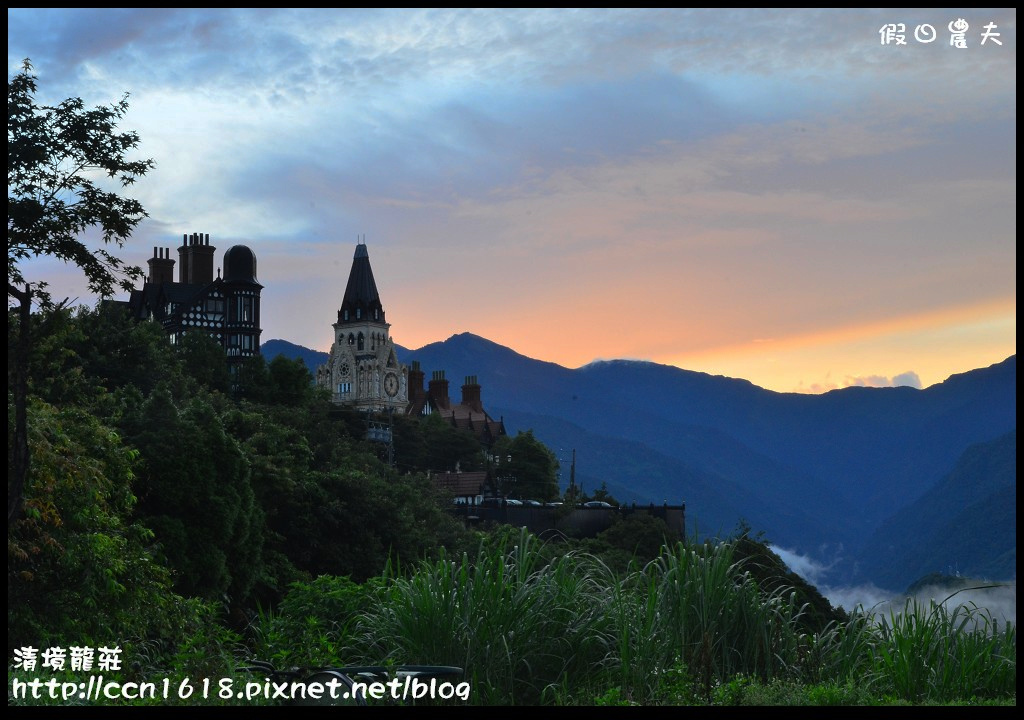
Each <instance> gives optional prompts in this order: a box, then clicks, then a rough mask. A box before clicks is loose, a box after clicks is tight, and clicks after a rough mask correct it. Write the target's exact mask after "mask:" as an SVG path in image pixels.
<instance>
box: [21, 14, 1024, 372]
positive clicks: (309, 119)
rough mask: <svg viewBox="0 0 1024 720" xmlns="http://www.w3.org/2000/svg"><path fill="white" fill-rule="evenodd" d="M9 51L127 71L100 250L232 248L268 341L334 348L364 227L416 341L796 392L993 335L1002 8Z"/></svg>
mask: <svg viewBox="0 0 1024 720" xmlns="http://www.w3.org/2000/svg"><path fill="white" fill-rule="evenodd" d="M958 18H963V19H964V20H966V21H967V23H968V25H969V29H968V30H967V32H966V34H965V39H966V43H967V47H966V48H956V47H954V46H952V45H951V44H950V41H949V38H950V31H949V29H948V24H949V23H950V22H953V21H955V20H956V19H958ZM887 23H904V24H905V25H906V40H907V43H906V44H905V45H883V44H882V42H881V36H880V33H879V30H880V28H881V27H882V26H883V25H885V24H887ZM923 23H927V24H930V25H932V26H933V27H934V28H936V30H937V38H936V40H935V42H932V43H927V44H925V43H920V42H917V41H916V40H915V39H914V28H915V27H916V26H917V25H919V24H923ZM990 23H994V25H995V27H993V28H990V30H989V32H998V33H999V36H998V37H997V38H993V37H990V38H989V39H988V40H987V41H986V42H985V43H984V44H982V42H981V40H982V34H983V33H984V32H985V29H984V26H985V25H988V24H990ZM996 39H998V40H999V41H1001V43H1002V44H1001V45H998V44H996V43H995V40H996ZM23 58H31V60H32V63H33V65H34V67H35V72H36V74H37V75H38V78H39V88H40V95H39V100H40V101H43V102H57V101H59V100H62V99H64V98H65V97H71V96H76V97H82V98H83V99H84V100H85V101H86V103H87V104H90V105H99V104H109V103H112V102H115V101H117V100H119V99H120V98H121V96H122V95H123V94H124V93H125V92H129V93H130V98H129V100H130V103H131V108H130V110H129V113H128V116H127V117H126V119H125V122H124V128H125V129H133V130H136V131H138V132H139V134H140V136H141V138H142V145H141V150H140V155H142V156H145V157H151V158H153V159H154V160H155V161H156V168H155V169H154V170H153V171H152V172H151V173H150V174H149V175H147V177H146V178H145V179H143V180H142V181H141V182H140V183H139V184H138V185H137V186H136V187H135V189H134V190H133V194H134V196H135V197H137V198H138V199H139V200H141V201H142V202H143V204H144V206H145V207H146V209H147V211H148V212H149V215H150V217H149V219H147V220H146V221H144V223H143V224H142V225H140V227H139V228H138V230H137V231H136V233H135V235H134V237H133V239H132V241H131V243H130V244H129V246H128V247H127V248H126V250H125V251H124V253H123V255H124V256H125V257H126V258H127V259H128V260H129V261H131V262H133V263H135V264H138V265H141V266H143V267H144V266H145V262H146V260H147V259H148V258H149V257H150V256H151V253H152V247H153V246H161V247H171V248H172V249H173V248H175V247H177V245H179V244H180V238H181V236H182V235H183V234H185V233H192V232H203V233H209V234H210V236H211V243H212V244H213V245H215V246H216V247H217V248H218V258H219V256H220V253H221V252H222V251H223V250H226V249H227V248H228V247H230V246H231V245H234V244H238V243H243V244H246V245H249V246H250V247H251V248H252V249H253V250H254V251H255V252H256V254H257V256H258V258H259V278H260V281H261V282H262V283H263V285H264V286H265V290H264V303H263V327H264V332H263V338H264V340H268V339H271V338H284V339H286V340H290V341H292V342H296V343H299V344H302V345H306V346H308V347H314V348H318V349H321V350H326V349H327V348H328V347H329V345H330V341H331V338H332V332H331V328H330V325H331V323H332V322H333V321H334V319H335V314H336V312H337V308H338V305H339V304H340V301H341V296H342V293H343V292H344V284H345V280H346V279H347V273H348V268H349V266H350V264H351V259H352V253H353V250H354V246H355V243H356V238H357V236H363V235H365V237H366V242H367V244H368V249H369V252H370V258H371V262H372V264H373V267H374V272H375V275H376V278H377V283H378V287H379V289H380V291H381V293H382V299H383V302H384V306H385V310H386V311H387V316H388V320H389V321H390V322H391V323H392V328H391V332H392V336H393V337H394V338H395V340H396V342H398V343H400V344H402V345H404V346H406V347H410V348H416V347H419V346H422V345H424V344H426V343H429V342H433V341H437V340H443V339H445V338H447V337H448V336H450V335H451V334H453V333H457V332H463V331H469V332H474V333H477V334H479V335H483V336H484V337H487V338H489V339H492V340H494V341H496V342H500V343H502V344H504V345H508V346H509V347H512V348H513V349H515V350H517V351H519V352H522V353H523V354H526V355H529V356H531V357H535V358H539V359H543V360H550V361H553V362H558V363H560V364H563V365H566V366H570V367H576V366H579V365H582V364H585V363H587V362H589V361H591V360H594V359H598V358H601V359H609V358H639V359H648V360H654V361H657V362H664V363H673V364H677V365H679V366H681V367H684V368H687V369H692V370H701V371H705V372H710V373H713V374H723V375H729V376H733V377H743V378H746V379H749V380H751V381H752V382H754V383H756V384H758V385H762V386H764V387H768V388H771V389H774V390H779V391H802V392H820V391H823V390H827V389H831V388H835V387H843V386H846V385H852V384H868V385H890V384H894V383H895V384H912V385H918V386H927V385H930V384H932V383H935V382H940V381H942V380H944V379H945V378H946V377H948V376H949V375H950V374H953V373H958V372H964V371H966V370H969V369H972V368H975V367H982V366H987V365H989V364H992V363H994V362H998V361H1000V360H1002V359H1004V358H1005V357H1007V356H1008V355H1011V354H1014V353H1015V352H1016V270H1015V265H1016V243H1015V239H1016V11H1015V10H1012V9H1011V10H1007V9H961V10H957V9H927V8H925V9H904V10H725V11H722V10H631V9H625V10H594V9H589V10H564V9H556V10H552V9H548V10H394V9H392V10H387V9H385V10H282V9H270V10H245V9H241V10H207V9H158V10H147V9H107V10H104V9H96V10H58V9H33V10H24V9H8V75H9V76H11V75H13V74H14V73H15V72H17V71H18V69H19V67H20V63H21V61H22V59H23ZM26 274H27V276H28V277H29V278H30V279H33V278H38V279H47V280H49V281H50V282H51V284H52V285H53V287H54V289H55V293H54V294H55V295H58V296H61V295H68V296H71V297H78V298H80V299H81V300H82V301H83V302H91V299H90V298H88V296H87V294H86V293H85V290H84V283H83V282H81V280H80V278H79V277H78V275H77V274H76V273H75V272H74V271H73V269H72V268H65V267H61V266H56V265H54V264H52V263H49V262H46V261H39V262H37V263H34V264H33V265H32V271H31V272H28V273H26ZM58 288H62V289H66V292H64V293H61V292H60V290H58Z"/></svg>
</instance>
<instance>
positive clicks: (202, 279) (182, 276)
mask: <svg viewBox="0 0 1024 720" xmlns="http://www.w3.org/2000/svg"><path fill="white" fill-rule="evenodd" d="M216 249H217V248H215V247H213V246H212V245H210V234H209V233H207V234H206V235H205V236H204V235H203V234H202V233H192V234H191V235H183V236H182V240H181V247H180V248H178V260H179V262H180V267H179V268H178V282H182V283H194V284H199V285H207V284H209V283H212V282H213V253H214V251H215V250H216Z"/></svg>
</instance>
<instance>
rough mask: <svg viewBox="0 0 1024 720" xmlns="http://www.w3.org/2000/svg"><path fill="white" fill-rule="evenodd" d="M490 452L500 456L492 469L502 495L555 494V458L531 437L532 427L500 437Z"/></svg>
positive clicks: (531, 496) (547, 496) (534, 497)
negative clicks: (509, 435)
mask: <svg viewBox="0 0 1024 720" xmlns="http://www.w3.org/2000/svg"><path fill="white" fill-rule="evenodd" d="M493 454H494V455H496V456H498V457H499V458H501V460H500V462H499V464H498V465H497V467H495V468H494V470H493V472H494V475H495V476H496V477H497V482H498V484H499V486H500V488H499V489H500V491H501V493H502V494H503V495H507V496H509V497H514V498H523V499H530V500H541V501H547V500H554V499H555V498H557V497H558V458H557V457H555V454H554V453H553V452H551V450H549V449H548V447H547V446H546V445H544V443H542V442H541V441H540V440H538V439H537V438H536V437H534V435H533V430H527V431H526V432H519V433H517V434H516V436H515V437H514V438H508V437H503V438H500V439H499V440H498V442H496V443H495V444H494V448H493ZM508 457H511V458H512V460H511V462H510V463H507V461H506V458H508ZM506 463H507V464H506Z"/></svg>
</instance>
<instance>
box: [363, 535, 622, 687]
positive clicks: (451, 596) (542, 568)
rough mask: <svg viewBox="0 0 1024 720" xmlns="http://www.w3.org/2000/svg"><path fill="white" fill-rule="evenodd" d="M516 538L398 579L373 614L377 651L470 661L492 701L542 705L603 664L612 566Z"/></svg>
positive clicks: (426, 660)
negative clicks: (553, 553)
mask: <svg viewBox="0 0 1024 720" xmlns="http://www.w3.org/2000/svg"><path fill="white" fill-rule="evenodd" d="M511 542H512V541H511V540H508V539H505V540H502V541H499V542H498V543H497V544H486V543H485V544H483V545H481V548H480V550H479V552H478V553H477V555H476V556H475V557H473V558H471V557H470V556H469V555H468V554H463V556H462V557H461V558H459V559H458V560H454V559H450V558H448V557H441V558H440V559H439V560H437V561H434V562H423V563H421V564H420V565H419V566H418V567H417V568H416V571H415V572H414V573H413V574H412V575H410V576H408V577H395V578H393V581H392V584H391V588H390V592H389V593H388V596H387V604H386V606H384V607H380V608H378V609H377V610H376V611H372V612H368V613H367V614H366V615H365V616H364V621H365V622H364V625H363V630H364V632H365V633H366V637H367V639H368V640H369V647H370V648H371V652H372V649H374V648H375V649H376V650H377V651H378V653H379V654H380V655H383V656H384V657H386V658H389V659H393V660H395V661H396V662H402V663H422V664H447V665H457V666H460V667H463V668H465V669H466V672H467V675H466V679H467V680H469V681H470V682H471V683H472V687H473V688H474V700H475V701H477V702H480V703H484V704H515V703H525V704H534V703H538V702H540V700H541V698H542V697H543V696H544V695H545V693H546V692H549V689H550V688H551V687H552V686H555V685H558V684H560V683H564V682H566V680H567V678H571V677H577V678H580V677H586V676H587V675H588V674H590V673H591V672H592V669H593V668H595V667H599V666H600V665H601V663H602V661H603V660H604V658H605V657H606V655H607V653H608V649H609V646H610V642H611V632H612V630H611V627H610V622H609V615H608V612H607V610H606V606H607V604H608V601H609V594H608V585H607V583H605V582H602V581H601V580H603V579H604V578H603V577H602V575H603V572H604V569H603V568H601V566H600V564H599V563H597V562H596V561H594V560H593V559H592V558H589V557H584V556H578V555H576V554H574V553H570V554H567V555H563V556H561V557H558V558H556V559H554V560H552V561H550V562H544V561H543V556H542V554H541V553H540V551H539V550H540V548H539V541H538V540H537V539H536V538H535V537H533V536H532V535H530V534H529V533H527V532H525V531H524V532H523V533H522V534H520V535H519V536H518V537H517V538H515V539H514V543H515V544H514V545H511V547H509V544H510V543H511Z"/></svg>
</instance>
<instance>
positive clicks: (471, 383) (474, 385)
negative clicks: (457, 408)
mask: <svg viewBox="0 0 1024 720" xmlns="http://www.w3.org/2000/svg"><path fill="white" fill-rule="evenodd" d="M462 404H463V405H466V406H468V407H470V408H472V410H473V412H478V413H482V412H483V411H484V406H483V404H481V402H480V383H478V382H477V381H476V375H467V376H466V384H465V385H463V386H462Z"/></svg>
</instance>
